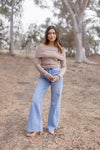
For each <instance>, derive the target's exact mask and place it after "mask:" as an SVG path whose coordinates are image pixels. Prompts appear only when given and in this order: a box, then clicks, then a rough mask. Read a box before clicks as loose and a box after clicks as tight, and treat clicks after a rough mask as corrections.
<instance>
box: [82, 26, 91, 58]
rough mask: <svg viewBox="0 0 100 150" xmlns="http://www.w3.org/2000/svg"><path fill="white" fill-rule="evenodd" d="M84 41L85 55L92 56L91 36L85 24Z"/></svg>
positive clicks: (83, 28) (83, 29)
mask: <svg viewBox="0 0 100 150" xmlns="http://www.w3.org/2000/svg"><path fill="white" fill-rule="evenodd" d="M82 41H83V47H84V48H85V55H86V56H91V55H92V52H91V51H90V44H89V36H88V35H87V33H86V31H85V27H84V24H83V26H82Z"/></svg>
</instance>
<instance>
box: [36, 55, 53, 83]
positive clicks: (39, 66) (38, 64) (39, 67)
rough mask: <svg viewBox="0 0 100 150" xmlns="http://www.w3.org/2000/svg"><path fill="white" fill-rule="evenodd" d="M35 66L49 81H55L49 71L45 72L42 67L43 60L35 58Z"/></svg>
mask: <svg viewBox="0 0 100 150" xmlns="http://www.w3.org/2000/svg"><path fill="white" fill-rule="evenodd" d="M34 66H35V67H36V69H37V70H38V71H39V72H40V73H41V74H42V75H43V76H45V77H46V78H47V79H49V80H53V76H52V75H51V74H50V73H48V72H47V71H45V70H44V68H42V67H41V58H37V57H36V56H35V59H34Z"/></svg>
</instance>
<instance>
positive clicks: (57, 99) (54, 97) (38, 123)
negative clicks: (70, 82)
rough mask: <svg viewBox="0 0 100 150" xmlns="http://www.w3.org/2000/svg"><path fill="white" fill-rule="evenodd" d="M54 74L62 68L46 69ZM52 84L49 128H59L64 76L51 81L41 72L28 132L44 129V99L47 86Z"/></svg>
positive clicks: (51, 129) (33, 99)
mask: <svg viewBox="0 0 100 150" xmlns="http://www.w3.org/2000/svg"><path fill="white" fill-rule="evenodd" d="M45 70H46V71H47V72H48V73H51V74H52V76H57V75H58V74H59V72H60V68H59V67H58V68H48V69H45ZM49 85H51V104H50V110H49V116H48V130H49V131H53V130H54V129H56V128H57V125H58V122H59V118H60V103H61V94H62V88H63V78H62V79H61V80H59V81H57V82H51V81H50V80H48V79H47V78H46V77H44V76H43V75H41V74H40V78H39V80H38V83H37V86H36V89H35V92H34V95H33V98H32V104H31V108H30V114H29V119H28V125H27V131H28V132H32V131H35V132H38V131H43V124H42V118H41V113H42V101H43V98H44V95H45V92H46V90H47V88H48V87H49Z"/></svg>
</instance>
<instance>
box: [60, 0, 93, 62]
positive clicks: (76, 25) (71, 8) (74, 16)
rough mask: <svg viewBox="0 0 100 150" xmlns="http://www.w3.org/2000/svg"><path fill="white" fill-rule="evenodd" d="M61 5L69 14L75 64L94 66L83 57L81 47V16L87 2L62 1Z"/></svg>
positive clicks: (86, 0)
mask: <svg viewBox="0 0 100 150" xmlns="http://www.w3.org/2000/svg"><path fill="white" fill-rule="evenodd" d="M62 3H63V5H64V6H65V7H66V10H67V11H68V12H69V14H70V16H71V20H72V25H73V30H74V37H75V44H76V62H85V63H89V64H94V62H91V61H89V60H88V59H87V58H86V55H85V48H84V47H83V45H84V44H83V40H82V38H83V37H82V31H83V16H84V10H85V8H86V7H87V4H88V0H77V1H75V2H72V1H70V0H62Z"/></svg>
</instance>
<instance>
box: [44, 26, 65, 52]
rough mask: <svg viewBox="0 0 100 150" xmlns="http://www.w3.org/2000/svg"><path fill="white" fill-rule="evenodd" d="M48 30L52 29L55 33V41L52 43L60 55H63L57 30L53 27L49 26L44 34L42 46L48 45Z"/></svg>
mask: <svg viewBox="0 0 100 150" xmlns="http://www.w3.org/2000/svg"><path fill="white" fill-rule="evenodd" d="M50 29H54V30H55V33H56V40H55V41H54V45H55V46H56V47H57V48H58V51H59V52H60V53H63V51H64V48H63V46H62V44H61V42H60V39H59V32H58V31H57V29H56V28H55V27H54V26H49V27H48V28H47V30H46V32H45V41H44V44H45V45H48V44H49V40H48V32H49V30H50Z"/></svg>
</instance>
